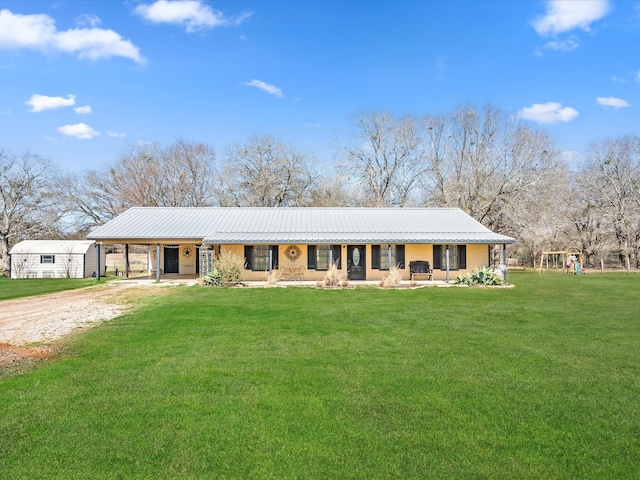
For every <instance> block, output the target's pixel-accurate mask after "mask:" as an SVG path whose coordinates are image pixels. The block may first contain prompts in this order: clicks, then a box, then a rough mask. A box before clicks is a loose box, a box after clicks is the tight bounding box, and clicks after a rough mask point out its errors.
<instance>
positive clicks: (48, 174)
mask: <svg viewBox="0 0 640 480" xmlns="http://www.w3.org/2000/svg"><path fill="white" fill-rule="evenodd" d="M58 185H59V184H58V181H57V178H56V172H55V170H54V168H53V166H52V165H51V163H50V162H49V161H47V160H45V159H43V158H42V157H40V156H38V155H36V154H33V153H30V152H25V153H23V154H20V155H14V154H11V153H8V152H6V151H0V250H1V252H2V273H3V275H5V276H9V275H10V268H11V263H10V259H9V250H10V249H11V247H12V245H13V244H14V243H16V242H17V241H19V240H23V239H29V238H35V237H38V236H42V235H44V234H47V233H51V232H53V231H55V228H56V227H55V226H56V223H57V222H58V221H59V220H60V218H61V216H62V215H63V214H64V213H65V212H64V209H61V208H60V205H61V204H60V202H59V201H57V200H58V199H59V195H58V194H59V192H58V189H57V186H58Z"/></svg>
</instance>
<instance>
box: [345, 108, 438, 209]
mask: <svg viewBox="0 0 640 480" xmlns="http://www.w3.org/2000/svg"><path fill="white" fill-rule="evenodd" d="M354 123H355V126H356V127H357V128H358V130H359V131H358V135H357V138H358V141H359V143H358V144H357V145H355V146H352V147H347V148H345V150H344V161H343V162H342V164H341V165H340V169H341V172H342V173H343V175H344V176H345V177H346V178H348V179H350V180H351V184H352V187H353V188H354V190H355V191H357V192H359V193H360V197H361V203H362V204H364V205H366V206H399V207H403V206H405V205H407V204H409V203H411V202H412V200H413V199H412V195H413V193H414V192H415V190H416V187H417V186H418V182H419V180H420V178H421V177H422V175H423V174H424V172H425V169H426V154H425V149H424V146H425V145H424V141H423V138H422V137H421V135H420V128H419V125H418V124H417V122H416V121H415V120H414V119H413V118H411V117H403V118H400V119H396V118H394V117H393V116H392V115H391V114H390V113H388V112H373V113H361V114H360V115H359V116H358V117H357V118H356V119H355V122H354Z"/></svg>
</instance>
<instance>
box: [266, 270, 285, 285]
mask: <svg viewBox="0 0 640 480" xmlns="http://www.w3.org/2000/svg"><path fill="white" fill-rule="evenodd" d="M281 277H282V275H281V273H280V271H279V270H271V272H266V273H265V280H266V281H267V285H268V286H269V287H273V286H275V285H277V284H278V282H279V281H280V278H281Z"/></svg>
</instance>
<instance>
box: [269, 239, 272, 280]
mask: <svg viewBox="0 0 640 480" xmlns="http://www.w3.org/2000/svg"><path fill="white" fill-rule="evenodd" d="M272 266H273V245H269V274H271V269H272Z"/></svg>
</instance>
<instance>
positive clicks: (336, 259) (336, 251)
mask: <svg viewBox="0 0 640 480" xmlns="http://www.w3.org/2000/svg"><path fill="white" fill-rule="evenodd" d="M331 255H332V256H333V263H335V264H336V266H337V267H338V268H339V269H340V268H342V259H341V258H340V245H332V246H331Z"/></svg>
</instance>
